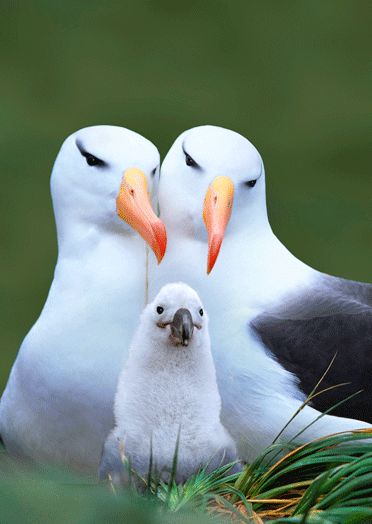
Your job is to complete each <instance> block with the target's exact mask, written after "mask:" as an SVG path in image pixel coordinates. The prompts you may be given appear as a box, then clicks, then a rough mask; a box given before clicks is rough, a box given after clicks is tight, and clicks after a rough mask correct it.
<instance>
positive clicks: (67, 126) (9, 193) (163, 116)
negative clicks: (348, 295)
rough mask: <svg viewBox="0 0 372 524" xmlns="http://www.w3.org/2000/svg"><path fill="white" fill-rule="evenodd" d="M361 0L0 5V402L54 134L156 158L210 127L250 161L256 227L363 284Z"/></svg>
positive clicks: (21, 331)
mask: <svg viewBox="0 0 372 524" xmlns="http://www.w3.org/2000/svg"><path fill="white" fill-rule="evenodd" d="M370 6H371V4H370V2H369V1H367V0H366V1H363V0H353V1H352V0H350V1H343V0H312V1H301V0H290V1H289V0H281V1H280V2H279V1H278V0H271V1H268V0H266V1H264V2H260V1H258V0H257V1H250V0H202V1H193V0H186V1H182V2H176V1H174V0H172V1H169V0H153V1H151V0H148V1H144V0H143V1H139V0H137V1H130V2H129V1H123V0H122V1H110V0H107V1H100V2H98V1H96V0H90V1H82V0H74V1H71V0H64V1H63V2H54V1H52V0H49V1H47V0H44V1H42V0H34V1H33V2H26V1H5V0H1V2H0V34H1V46H0V56H1V66H0V67H1V70H0V95H1V112H0V135H1V136H0V148H1V150H0V167H1V211H2V215H1V234H2V246H1V261H0V264H1V265H0V279H1V282H0V295H1V303H0V307H1V315H0V318H1V340H0V391H1V390H2V388H3V387H4V385H5V381H6V377H7V375H8V372H9V369H10V366H11V363H12V361H13V360H14V358H15V355H16V353H17V350H18V347H19V344H20V342H21V341H22V339H23V337H24V335H25V334H26V332H27V330H28V329H29V328H30V326H31V325H32V323H33V322H34V321H35V319H36V318H37V316H38V314H39V312H40V309H41V307H42V305H43V303H44V300H45V297H46V294H47V292H48V288H49V285H50V282H51V279H52V275H53V268H54V263H55V260H56V237H55V229H54V220H53V214H52V208H51V202H50V196H49V175H50V171H51V167H52V164H53V160H54V158H55V156H56V154H57V151H58V149H59V147H60V144H61V143H62V141H63V140H64V138H65V136H67V135H68V134H69V133H71V132H73V131H75V130H76V129H78V128H80V127H83V126H86V125H91V124H117V125H123V126H125V127H129V128H132V129H134V130H136V131H138V132H139V133H142V134H144V135H145V136H146V137H148V138H149V139H151V140H153V141H154V142H155V143H156V144H157V145H158V147H159V149H160V151H161V153H162V155H164V154H165V153H166V151H167V149H168V148H169V147H170V145H171V143H172V141H173V140H174V138H175V137H176V136H177V135H178V134H179V133H180V132H181V131H183V130H184V129H186V128H189V127H192V126H195V125H199V124H203V123H211V124H217V125H221V126H225V127H229V128H232V129H235V130H237V131H239V132H241V133H242V134H244V135H245V136H247V137H248V138H250V139H251V140H252V141H253V142H254V144H255V145H256V146H257V147H258V149H259V150H260V152H261V153H262V156H263V158H264V161H265V165H266V172H267V176H268V201H269V212H270V216H271V222H272V224H273V227H274V230H275V231H276V233H277V234H278V236H279V237H280V238H281V239H282V241H283V242H284V243H285V244H286V245H287V246H288V247H289V248H290V249H291V250H292V251H293V252H294V253H295V254H296V255H297V256H298V257H299V258H301V259H302V260H304V261H306V262H307V263H309V264H311V265H313V266H314V267H316V268H317V269H320V270H322V271H325V272H329V273H332V274H337V275H341V276H344V277H348V278H353V279H359V280H367V281H368V280H371V277H372V275H371V273H372V271H371V260H372V242H371V239H372V209H371V194H372V179H371V173H370V171H371V169H370V165H371V162H370V160H371V158H370V149H371V148H370V143H369V136H368V134H369V132H370V126H369V121H368V120H369V115H368V106H369V101H370V96H371V92H372V86H371V82H370V76H369V75H370V61H369V58H370V48H371V45H370V40H371V39H370V31H371V17H370V16H369V14H370Z"/></svg>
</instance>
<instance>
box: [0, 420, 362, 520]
mask: <svg viewBox="0 0 372 524" xmlns="http://www.w3.org/2000/svg"><path fill="white" fill-rule="evenodd" d="M371 439H372V429H368V430H356V431H353V432H344V433H338V434H334V435H330V436H327V437H324V438H321V439H318V440H315V441H312V442H309V443H307V444H304V445H302V446H299V447H298V446H296V445H295V444H293V443H289V444H288V443H286V444H283V443H279V442H276V443H274V444H272V445H271V446H269V447H268V448H267V449H266V450H265V451H264V452H263V453H262V455H261V456H259V457H258V458H257V459H256V460H255V461H254V462H253V463H251V464H247V465H245V466H244V468H243V471H242V472H241V473H235V474H229V471H230V469H231V465H225V466H222V467H220V468H218V469H216V470H214V471H212V472H208V471H207V468H206V467H205V468H203V469H201V470H200V471H198V472H197V473H196V474H195V475H193V476H192V477H190V478H189V479H188V480H187V481H186V482H185V483H184V484H176V482H175V481H174V478H175V473H176V467H177V465H176V462H177V461H176V458H175V460H174V470H173V471H172V475H173V476H172V475H171V477H170V479H169V481H168V482H166V483H165V482H162V481H161V480H159V479H158V478H155V476H153V475H151V474H149V475H148V476H147V477H146V478H145V479H141V481H142V487H141V488H140V489H139V488H138V482H136V481H134V482H133V484H132V485H131V486H127V487H125V488H118V487H114V486H113V485H112V484H111V483H110V482H108V483H107V485H103V486H102V485H100V486H97V484H96V482H92V483H90V484H87V483H86V482H85V481H82V480H81V479H77V480H76V479H75V480H74V481H73V482H71V481H70V480H68V481H66V480H65V479H63V480H62V482H61V481H58V482H56V479H55V478H54V477H53V478H52V477H51V476H50V477H47V478H46V473H45V472H44V473H43V476H42V477H41V478H40V477H39V479H38V481H36V477H32V478H31V480H30V474H29V472H28V473H27V475H26V480H25V481H24V482H23V483H22V481H21V478H20V476H19V475H18V477H17V478H16V480H15V481H14V478H15V475H14V470H13V472H12V471H11V469H9V468H8V470H7V468H6V467H5V464H6V463H7V462H9V460H10V459H9V457H8V458H7V459H6V455H7V454H6V453H5V452H2V453H0V500H1V503H0V511H1V514H0V521H1V523H2V524H3V523H8V522H12V523H13V522H22V523H23V522H36V521H38V522H39V521H40V522H50V521H52V520H50V519H52V517H53V513H54V512H55V511H58V505H59V503H60V505H61V506H62V501H63V510H62V509H61V514H62V515H63V519H62V520H58V518H57V519H54V518H53V522H60V521H61V522H67V521H68V522H78V521H79V522H80V521H82V519H83V520H84V518H85V519H86V518H87V516H86V513H84V512H86V511H87V509H86V508H89V513H90V515H91V518H90V520H89V522H92V523H94V524H95V523H96V522H97V524H98V523H99V522H104V521H111V520H112V516H113V515H115V519H114V521H115V522H116V521H118V522H119V521H120V522H129V521H128V520H126V519H127V517H128V515H129V514H130V515H131V516H132V517H131V520H130V522H131V523H132V522H133V523H135V522H146V523H147V522H151V523H154V524H158V523H159V524H160V523H164V522H172V524H173V523H174V524H176V523H178V522H179V523H183V522H187V523H196V524H204V523H206V524H207V523H211V522H212V523H213V522H217V523H218V522H220V523H222V522H225V523H226V522H230V523H231V522H239V523H254V524H261V523H265V524H267V523H269V524H281V523H298V524H300V523H301V524H304V523H309V524H344V523H345V524H352V523H372V443H371ZM4 473H5V474H4ZM135 476H136V473H135V472H133V477H135ZM137 479H138V477H137ZM48 485H49V488H47V486H48ZM107 488H109V489H107ZM66 489H68V490H69V492H68V494H69V496H71V497H72V498H70V499H68V498H66V496H67V495H66ZM35 490H36V491H35ZM27 494H28V495H27ZM27 496H28V497H29V499H28V500H27V503H25V504H24V505H23V507H22V497H27ZM38 496H39V497H40V504H38V503H37V497H38ZM12 497H13V498H12ZM53 497H54V498H53ZM56 497H57V498H56ZM60 501H61V502H60ZM48 504H49V506H50V507H49V508H48ZM74 504H75V506H76V507H75V506H74ZM128 504H129V506H128ZM39 506H40V507H42V508H43V509H42V511H43V512H44V513H43V514H45V513H46V512H47V513H48V515H49V517H48V518H49V520H47V521H45V520H43V518H41V517H40V516H39V515H36V514H33V511H41V510H40V509H39ZM36 507H37V508H38V509H37V510H35V508H36ZM25 508H27V512H28V516H29V517H30V518H29V520H26V521H25V520H24V512H25ZM47 508H48V509H47ZM66 508H68V510H67V509H66ZM103 508H105V509H104V510H103ZM21 510H22V512H23V513H22V518H21V516H20V512H21ZM17 511H18V512H19V513H17ZM66 511H70V515H67V514H66ZM136 512H141V515H142V516H141V515H139V514H138V517H135V515H136V514H137V513H136ZM150 516H151V518H150ZM83 517H84V518H83ZM119 517H120V518H119ZM145 517H146V518H145ZM118 518H119V520H118ZM110 519H111V520H110ZM141 519H142V520H141Z"/></svg>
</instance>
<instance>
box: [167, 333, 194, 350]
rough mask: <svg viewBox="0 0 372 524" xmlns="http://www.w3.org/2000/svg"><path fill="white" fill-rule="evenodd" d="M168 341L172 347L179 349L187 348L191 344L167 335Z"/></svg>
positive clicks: (189, 341) (188, 341)
mask: <svg viewBox="0 0 372 524" xmlns="http://www.w3.org/2000/svg"><path fill="white" fill-rule="evenodd" d="M169 340H170V343H171V345H172V346H173V347H176V348H180V349H183V348H187V347H188V346H189V345H190V343H191V340H180V339H179V338H176V337H174V336H173V335H169Z"/></svg>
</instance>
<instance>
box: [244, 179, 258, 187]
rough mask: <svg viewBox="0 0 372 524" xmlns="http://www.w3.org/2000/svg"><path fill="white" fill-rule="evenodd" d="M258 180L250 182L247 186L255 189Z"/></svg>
mask: <svg viewBox="0 0 372 524" xmlns="http://www.w3.org/2000/svg"><path fill="white" fill-rule="evenodd" d="M256 182H257V180H249V182H246V183H245V185H246V186H248V187H254V186H255V185H256Z"/></svg>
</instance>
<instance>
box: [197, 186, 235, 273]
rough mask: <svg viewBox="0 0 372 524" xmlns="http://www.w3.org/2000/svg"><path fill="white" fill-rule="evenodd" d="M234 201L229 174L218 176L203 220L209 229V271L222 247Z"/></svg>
mask: <svg viewBox="0 0 372 524" xmlns="http://www.w3.org/2000/svg"><path fill="white" fill-rule="evenodd" d="M233 201H234V184H233V182H232V181H231V179H230V178H228V177H227V176H218V177H216V178H215V179H214V180H213V182H212V183H211V185H210V186H209V188H208V191H207V194H206V195H205V199H204V207H203V220H204V224H205V227H206V228H207V231H208V263H207V273H208V275H209V273H210V272H211V271H212V269H213V266H214V264H215V263H216V260H217V257H218V254H219V252H220V249H221V244H222V241H223V237H224V235H225V230H226V227H227V224H228V223H229V220H230V216H231V211H232V205H233Z"/></svg>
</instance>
